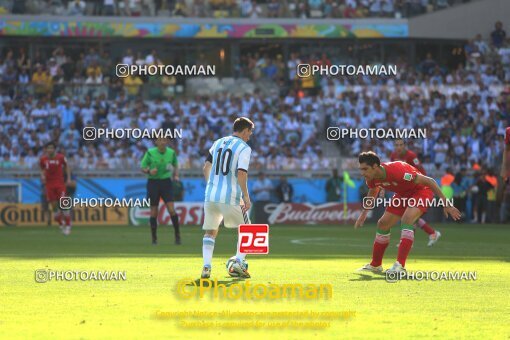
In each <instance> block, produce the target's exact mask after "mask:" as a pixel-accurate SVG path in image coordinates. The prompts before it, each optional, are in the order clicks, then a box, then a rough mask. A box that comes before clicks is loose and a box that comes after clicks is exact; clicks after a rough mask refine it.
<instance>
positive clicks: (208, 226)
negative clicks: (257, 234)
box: [202, 202, 250, 230]
mask: <svg viewBox="0 0 510 340" xmlns="http://www.w3.org/2000/svg"><path fill="white" fill-rule="evenodd" d="M204 214H205V216H204V226H203V227H202V229H203V230H217V229H218V228H219V226H220V223H221V220H223V224H224V225H225V227H227V228H237V227H239V225H240V224H250V219H249V218H248V214H246V213H245V212H244V211H243V209H242V208H241V206H239V205H230V204H225V203H218V202H204Z"/></svg>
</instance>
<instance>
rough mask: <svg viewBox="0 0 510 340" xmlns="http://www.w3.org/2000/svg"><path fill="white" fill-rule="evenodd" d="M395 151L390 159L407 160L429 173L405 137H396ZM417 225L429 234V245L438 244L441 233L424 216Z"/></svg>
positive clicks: (425, 173)
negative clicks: (405, 140)
mask: <svg viewBox="0 0 510 340" xmlns="http://www.w3.org/2000/svg"><path fill="white" fill-rule="evenodd" d="M394 146H395V151H393V152H392V153H391V156H390V161H392V162H395V161H402V162H406V163H407V164H411V165H412V166H414V167H415V168H416V169H418V170H419V171H420V172H421V173H422V174H423V175H427V172H426V171H425V169H424V168H423V166H422V165H421V162H420V160H419V159H418V156H417V155H416V154H415V153H414V152H412V151H411V150H409V149H407V148H406V144H405V142H404V140H403V139H396V140H395V143H394ZM415 226H418V227H420V228H421V230H423V231H424V232H426V233H427V234H428V235H429V242H428V244H427V246H429V247H430V246H433V245H434V244H436V242H437V241H438V240H439V238H440V237H441V233H440V232H439V231H436V230H435V229H434V228H432V227H431V226H430V225H429V224H428V223H427V221H425V220H424V219H423V218H420V219H419V220H418V222H416V224H415ZM397 246H398V245H397Z"/></svg>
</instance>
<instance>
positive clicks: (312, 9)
mask: <svg viewBox="0 0 510 340" xmlns="http://www.w3.org/2000/svg"><path fill="white" fill-rule="evenodd" d="M470 1H473V0H338V1H333V0H301V1H299V0H285V1H278V0H263V1H254V0H210V1H206V0H0V11H2V12H6V13H13V14H50V15H69V16H78V15H96V16H99V15H104V16H112V15H118V16H134V17H137V16H167V17H168V16H172V17H201V18H206V17H215V18H228V17H230V18H300V19H306V18H367V17H389V18H391V17H393V18H401V17H412V16H416V15H420V14H424V13H430V12H433V11H436V10H441V9H445V8H449V7H451V6H455V5H458V4H463V3H467V2H470Z"/></svg>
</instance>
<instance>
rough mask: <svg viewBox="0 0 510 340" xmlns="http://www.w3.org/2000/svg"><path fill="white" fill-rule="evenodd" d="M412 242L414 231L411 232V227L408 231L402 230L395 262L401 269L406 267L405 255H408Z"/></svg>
mask: <svg viewBox="0 0 510 340" xmlns="http://www.w3.org/2000/svg"><path fill="white" fill-rule="evenodd" d="M413 242H414V231H413V230H412V227H409V229H402V233H401V235H400V245H399V246H398V255H397V261H398V262H399V263H400V264H401V265H402V267H405V265H406V260H407V255H409V252H410V251H411V248H412V246H413Z"/></svg>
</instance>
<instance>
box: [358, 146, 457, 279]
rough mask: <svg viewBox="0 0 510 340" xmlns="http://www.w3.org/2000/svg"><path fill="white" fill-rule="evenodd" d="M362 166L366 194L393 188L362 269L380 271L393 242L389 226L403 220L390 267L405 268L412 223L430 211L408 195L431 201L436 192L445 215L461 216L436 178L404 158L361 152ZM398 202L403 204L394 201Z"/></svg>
mask: <svg viewBox="0 0 510 340" xmlns="http://www.w3.org/2000/svg"><path fill="white" fill-rule="evenodd" d="M358 161H359V169H360V171H361V175H362V176H363V177H364V178H365V180H366V182H367V186H368V188H369V190H368V194H367V197H372V198H375V197H376V196H377V194H378V192H379V189H380V188H383V189H385V190H389V191H393V192H394V193H395V194H394V195H393V198H392V204H391V206H389V207H387V208H386V211H385V212H384V214H383V216H382V217H381V218H380V219H379V221H377V233H376V236H375V241H374V246H373V252H372V262H370V263H369V264H366V265H365V266H364V267H362V268H361V270H366V271H371V272H375V273H381V272H382V271H383V269H382V266H381V264H382V259H383V256H384V251H385V250H386V248H387V247H388V243H389V242H390V229H391V227H393V226H394V225H395V224H397V223H398V222H399V220H400V221H401V229H402V231H401V235H400V245H399V247H398V256H397V262H395V264H394V265H393V266H392V267H391V268H390V269H389V271H393V272H397V271H404V270H405V269H404V267H405V263H406V259H407V256H408V255H409V251H410V250H411V247H412V245H413V241H414V228H413V224H414V223H416V221H417V220H418V219H419V218H420V216H421V215H423V214H424V213H425V212H426V211H427V205H426V204H425V205H420V204H418V205H414V206H409V204H408V203H409V199H410V198H412V199H414V200H416V201H421V202H428V201H430V200H432V199H433V198H434V194H436V195H437V196H438V197H439V199H440V202H442V204H443V206H444V214H445V216H446V217H448V215H449V216H451V217H452V218H453V219H454V220H455V221H457V220H459V219H460V211H459V210H458V209H457V208H455V207H453V206H448V203H447V201H446V197H445V196H444V195H443V193H442V192H441V189H440V188H439V186H438V185H437V183H436V181H435V180H434V179H433V178H430V177H427V176H425V175H423V174H421V173H420V172H419V171H418V170H417V169H416V168H415V167H413V166H411V165H409V164H407V163H404V162H401V161H397V162H388V163H382V164H381V161H380V159H379V156H377V155H376V154H375V153H374V152H372V151H370V152H362V153H361V154H360V155H359V157H358ZM397 201H398V202H399V203H400V205H398V206H397V204H395V203H393V202H397ZM367 214H368V210H363V211H362V212H361V214H360V216H359V217H358V220H357V221H356V224H355V225H354V227H355V228H359V227H361V226H362V225H363V223H364V222H365V219H366V218H367Z"/></svg>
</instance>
